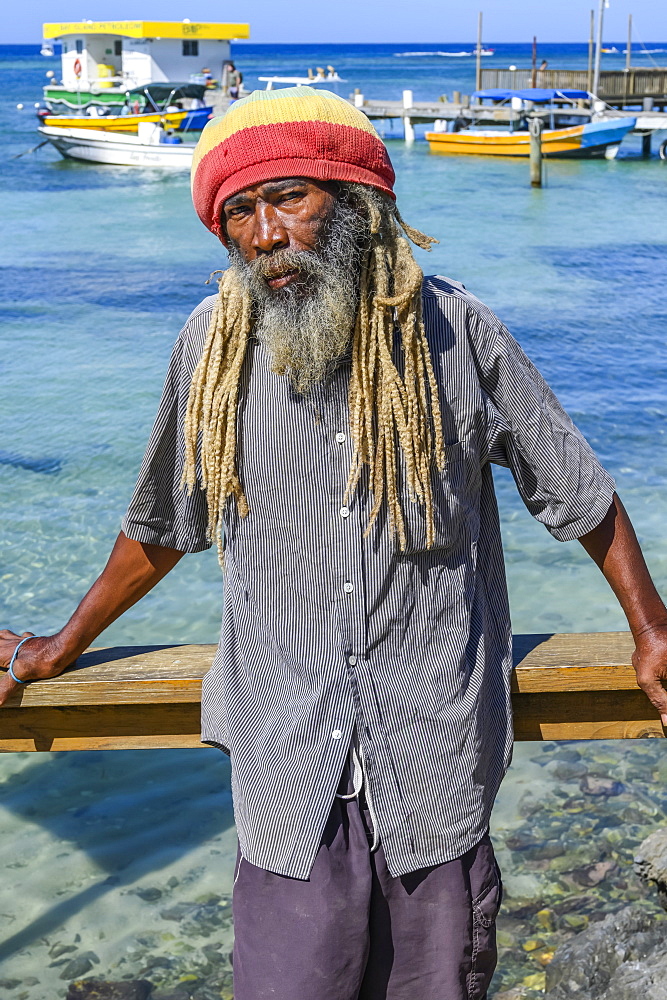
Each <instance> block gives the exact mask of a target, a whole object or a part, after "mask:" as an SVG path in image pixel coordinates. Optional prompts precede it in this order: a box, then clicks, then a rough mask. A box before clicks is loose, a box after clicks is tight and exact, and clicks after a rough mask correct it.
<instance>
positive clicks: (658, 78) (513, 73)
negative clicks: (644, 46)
mask: <svg viewBox="0 0 667 1000" xmlns="http://www.w3.org/2000/svg"><path fill="white" fill-rule="evenodd" d="M532 86H533V71H532V70H531V69H515V70H511V69H505V68H502V69H501V68H497V69H494V68H492V67H489V66H484V67H482V85H481V89H482V90H487V89H489V88H492V87H501V88H503V89H507V90H523V89H524V88H526V87H532ZM535 86H537V87H546V88H552V87H553V88H554V89H556V90H589V89H590V87H591V83H590V80H589V78H588V73H587V71H586V70H585V69H581V70H579V69H539V70H537V72H536V80H535ZM597 96H598V97H601V98H604V99H605V100H609V99H611V103H614V102H615V101H621V102H625V103H629V102H630V101H634V102H638V101H642V100H643V99H644V98H645V97H653V98H658V99H660V98H665V99H666V100H667V68H665V67H659V68H655V69H635V68H630V70H628V71H627V72H626V71H625V70H603V71H602V72H601V73H600V85H599V87H598V94H597Z"/></svg>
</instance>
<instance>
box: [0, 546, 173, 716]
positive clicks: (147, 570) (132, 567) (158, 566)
mask: <svg viewBox="0 0 667 1000" xmlns="http://www.w3.org/2000/svg"><path fill="white" fill-rule="evenodd" d="M183 554H184V553H183V552H180V551H179V550H178V549H169V548H165V547H163V546H161V545H148V544H145V543H143V542H136V541H133V540H132V539H130V538H128V537H127V536H126V535H125V534H124V533H123V532H122V531H121V533H120V534H119V536H118V538H117V539H116V544H115V545H114V547H113V550H112V552H111V555H110V556H109V561H108V562H107V564H106V566H105V567H104V570H103V571H102V573H101V575H100V576H99V577H98V579H97V580H96V581H95V583H94V584H93V586H92V587H91V588H90V590H89V591H88V593H87V594H86V596H85V597H84V598H83V600H82V601H81V603H80V604H79V606H78V608H77V609H76V611H75V612H74V614H73V615H72V617H71V618H70V620H69V621H68V622H67V624H66V625H65V627H64V628H62V629H61V630H60V632H56V633H55V634H54V635H49V636H43V637H39V638H35V639H32V640H31V641H30V642H27V643H26V644H25V645H24V646H22V647H21V650H20V652H19V655H18V657H17V659H16V661H15V663H14V671H15V672H16V675H17V676H18V677H20V678H21V680H26V681H37V680H44V679H45V678H47V677H57V675H58V674H61V673H62V672H63V670H64V669H65V667H67V666H69V665H70V664H71V663H73V662H74V661H75V660H76V658H77V657H78V656H80V655H81V653H83V652H84V650H85V649H87V648H88V646H90V644H91V643H92V642H94V641H95V639H96V638H97V636H98V635H99V634H100V633H101V632H103V631H104V629H105V628H107V627H108V626H109V625H111V623H112V622H114V621H115V620H116V619H117V618H119V617H120V615H122V614H123V612H124V611H127V609H128V608H131V607H132V605H133V604H136V603H137V601H139V600H141V598H142V597H144V595H145V594H147V593H148V592H149V591H150V590H152V589H153V587H154V586H155V585H156V584H157V583H159V582H160V580H161V579H162V578H163V577H164V576H166V575H167V573H169V571H170V570H172V569H173V568H174V566H175V565H176V563H177V562H178V561H179V560H180V559H181V557H182V556H183ZM31 634H32V633H30V632H24V633H23V635H17V634H16V633H14V632H11V631H10V630H9V629H0V668H4V669H5V670H6V668H7V666H8V665H9V661H10V660H11V658H12V655H13V653H14V650H15V649H16V646H17V644H18V642H20V640H21V639H22V638H25V637H26V636H29V635H31ZM18 687H19V685H18V684H17V683H16V682H15V681H13V680H12V678H11V677H10V676H9V674H8V673H2V674H0V706H1V705H3V704H4V703H5V702H6V701H7V699H8V698H9V696H10V695H11V694H12V693H13V692H14V691H15V690H16V689H17V688H18Z"/></svg>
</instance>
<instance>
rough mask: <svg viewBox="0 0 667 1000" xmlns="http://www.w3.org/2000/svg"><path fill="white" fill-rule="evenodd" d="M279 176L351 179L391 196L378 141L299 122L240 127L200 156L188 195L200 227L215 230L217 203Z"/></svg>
mask: <svg viewBox="0 0 667 1000" xmlns="http://www.w3.org/2000/svg"><path fill="white" fill-rule="evenodd" d="M281 177H311V178H313V179H315V180H322V181H327V180H337V181H351V182H356V183H359V184H368V185H370V186H371V187H376V188H379V190H381V191H386V192H387V193H388V194H391V195H392V196H393V191H392V188H393V184H394V178H395V175H394V170H393V167H392V165H391V161H390V159H389V154H388V153H387V150H386V148H385V146H384V144H383V143H382V142H381V140H380V139H379V138H378V137H376V136H374V135H371V134H369V133H368V132H365V131H363V130H362V129H359V128H354V127H353V126H349V125H339V124H331V123H329V122H315V121H299V122H286V123H280V124H275V125H260V126H254V127H251V128H246V129H241V130H240V131H238V132H235V133H234V134H233V135H232V136H230V137H229V138H228V139H225V140H224V142H221V143H220V144H219V145H217V146H214V148H213V149H211V150H209V152H208V153H206V154H205V155H204V156H203V157H202V159H201V161H200V163H199V165H198V167H197V171H196V173H195V176H194V179H193V185H192V197H193V201H194V205H195V209H196V211H197V214H198V215H199V218H200V219H201V220H202V222H203V223H204V225H205V226H207V227H208V228H209V229H211V230H213V232H219V221H220V211H221V209H222V205H223V203H224V202H225V201H226V199H227V198H231V196H232V195H233V194H237V193H238V192H239V191H242V190H243V189H244V188H246V187H250V186H251V185H253V184H261V183H263V182H265V181H269V180H277V179H278V178H281Z"/></svg>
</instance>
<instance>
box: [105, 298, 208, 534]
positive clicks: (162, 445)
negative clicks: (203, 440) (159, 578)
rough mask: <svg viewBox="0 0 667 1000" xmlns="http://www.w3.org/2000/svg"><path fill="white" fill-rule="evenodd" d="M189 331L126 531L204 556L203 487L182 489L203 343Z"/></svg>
mask: <svg viewBox="0 0 667 1000" xmlns="http://www.w3.org/2000/svg"><path fill="white" fill-rule="evenodd" d="M202 320H204V322H203V323H200V324H199V325H201V326H202V328H203V327H205V326H206V325H207V323H206V322H205V318H204V317H202ZM190 322H192V320H191V321H190ZM187 332H188V326H186V327H185V328H184V330H183V331H182V332H181V335H180V336H179V338H178V340H177V341H176V344H175V345H174V349H173V351H172V355H171V361H170V363H169V369H168V371H167V377H166V379H165V383H164V388H163V390H162V398H161V400H160V405H159V407H158V411H157V416H156V418H155V423H154V425H153V430H152V432H151V436H150V438H149V440H148V445H147V447H146V452H145V454H144V458H143V461H142V463H141V469H140V470H139V478H138V480H137V484H136V486H135V488H134V493H133V495H132V499H131V500H130V505H129V507H128V509H127V512H126V514H125V517H124V518H123V521H122V530H123V531H124V533H125V534H126V535H127V537H128V538H132V539H134V540H135V541H137V542H145V543H149V544H152V545H162V546H164V547H165V548H170V549H177V550H179V551H180V552H201V551H203V550H204V549H208V548H210V545H211V541H210V539H209V537H208V533H207V526H208V512H207V506H206V494H205V492H204V491H203V490H202V489H201V488H200V486H199V483H197V484H196V485H195V488H194V489H193V491H192V495H191V496H189V495H188V491H187V488H185V487H182V486H181V475H182V473H183V462H184V458H185V444H184V420H185V412H186V407H187V401H188V395H189V390H190V383H191V381H192V375H193V372H194V369H195V367H196V365H197V361H198V360H199V353H200V351H199V352H198V351H197V349H196V347H197V346H199V345H195V344H193V343H192V342H191V339H190V338H188V336H187ZM199 339H201V338H199Z"/></svg>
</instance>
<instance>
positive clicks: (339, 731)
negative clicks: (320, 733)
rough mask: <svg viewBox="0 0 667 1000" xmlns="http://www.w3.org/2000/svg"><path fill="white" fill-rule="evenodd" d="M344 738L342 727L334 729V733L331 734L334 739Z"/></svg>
mask: <svg viewBox="0 0 667 1000" xmlns="http://www.w3.org/2000/svg"><path fill="white" fill-rule="evenodd" d="M342 738H343V730H342V729H334V731H333V733H332V734H331V739H332V740H342Z"/></svg>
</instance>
